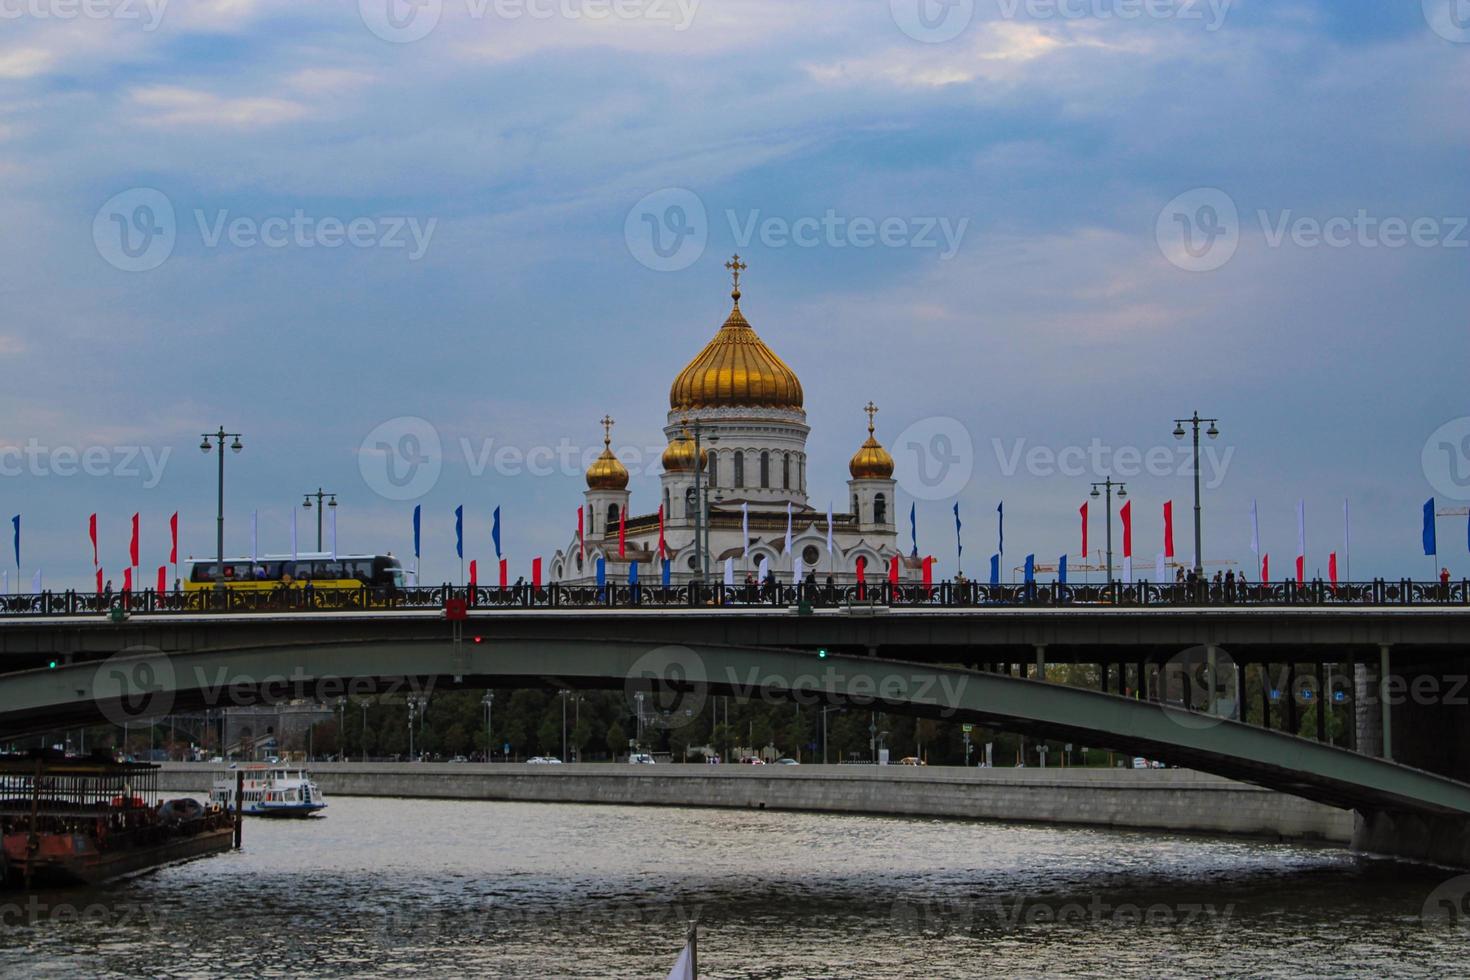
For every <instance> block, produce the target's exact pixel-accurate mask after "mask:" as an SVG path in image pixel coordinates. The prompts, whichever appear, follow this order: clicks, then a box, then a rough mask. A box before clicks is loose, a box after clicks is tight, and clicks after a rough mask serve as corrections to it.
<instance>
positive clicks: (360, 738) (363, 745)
mask: <svg viewBox="0 0 1470 980" xmlns="http://www.w3.org/2000/svg"><path fill="white" fill-rule="evenodd" d="M371 703H372V702H370V701H368V699H367V698H363V699H362V700H361V701H359V702H357V706H358V707H359V708H361V709H362V728H361V729H360V730H359V731H358V733H357V745H358V748H359V749H361V750H362V761H363V762H366V761H367V709H368V705H369V704H371Z"/></svg>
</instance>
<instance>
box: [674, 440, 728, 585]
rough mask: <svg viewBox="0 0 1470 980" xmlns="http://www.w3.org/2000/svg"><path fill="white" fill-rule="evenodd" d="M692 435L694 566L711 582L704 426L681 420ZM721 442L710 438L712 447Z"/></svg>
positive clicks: (705, 579) (702, 576) (702, 577)
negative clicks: (704, 476) (704, 477)
mask: <svg viewBox="0 0 1470 980" xmlns="http://www.w3.org/2000/svg"><path fill="white" fill-rule="evenodd" d="M681 424H683V425H684V426H685V427H686V428H687V429H688V431H689V432H690V433H692V434H693V436H694V565H695V568H696V569H698V571H699V573H700V576H701V581H705V582H708V581H709V514H708V513H707V511H708V509H709V501H708V499H707V494H708V492H709V488H708V486H707V485H706V484H705V483H704V480H703V473H704V426H703V425H701V424H700V422H699V420H698V419H695V420H694V421H693V422H692V423H691V422H690V421H689V420H688V419H687V418H686V419H682V420H681ZM719 441H720V437H719V436H716V435H712V436H710V437H709V443H710V445H714V444H715V443H717V442H719Z"/></svg>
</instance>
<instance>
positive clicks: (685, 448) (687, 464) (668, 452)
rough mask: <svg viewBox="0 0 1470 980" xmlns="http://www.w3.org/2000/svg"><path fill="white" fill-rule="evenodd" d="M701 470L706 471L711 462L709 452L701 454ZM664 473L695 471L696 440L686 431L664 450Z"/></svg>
mask: <svg viewBox="0 0 1470 980" xmlns="http://www.w3.org/2000/svg"><path fill="white" fill-rule="evenodd" d="M700 455H701V457H702V458H701V459H700V463H699V468H700V469H701V470H703V469H704V467H705V465H706V464H707V463H708V461H709V450H708V449H706V450H705V451H704V452H703V453H701V454H700ZM663 465H664V471H665V472H668V473H690V472H693V470H694V438H693V437H692V436H690V435H689V430H688V429H685V430H684V432H683V433H682V434H681V435H678V436H675V437H674V439H673V441H672V442H670V443H669V448H667V449H665V450H664V455H663Z"/></svg>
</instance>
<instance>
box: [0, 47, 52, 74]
mask: <svg viewBox="0 0 1470 980" xmlns="http://www.w3.org/2000/svg"><path fill="white" fill-rule="evenodd" d="M55 60H56V59H55V56H54V55H52V54H51V52H49V51H46V50H44V49H42V48H12V49H10V50H9V51H0V78H32V77H35V76H37V75H43V74H45V73H46V71H47V69H49V68H50V67H51V65H52V63H53V62H54V61H55Z"/></svg>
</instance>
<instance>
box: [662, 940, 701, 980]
mask: <svg viewBox="0 0 1470 980" xmlns="http://www.w3.org/2000/svg"><path fill="white" fill-rule="evenodd" d="M664 980H696V978H695V976H694V952H693V951H692V950H691V949H690V948H689V947H688V946H687V945H686V946H685V947H684V952H682V953H680V954H679V958H678V959H677V960H675V961H674V968H673V969H672V970H670V971H669V975H668V976H667V977H665V978H664Z"/></svg>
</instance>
